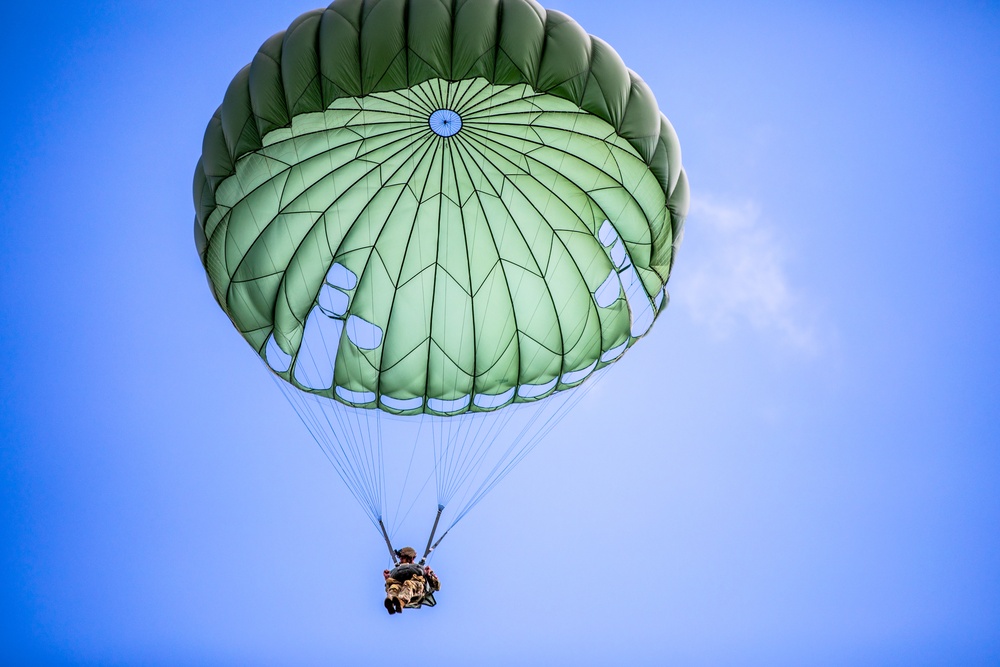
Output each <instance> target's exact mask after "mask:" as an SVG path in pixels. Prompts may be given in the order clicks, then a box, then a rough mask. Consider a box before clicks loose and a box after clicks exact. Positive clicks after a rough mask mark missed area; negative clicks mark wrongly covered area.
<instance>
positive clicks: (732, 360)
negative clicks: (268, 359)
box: [0, 0, 1000, 666]
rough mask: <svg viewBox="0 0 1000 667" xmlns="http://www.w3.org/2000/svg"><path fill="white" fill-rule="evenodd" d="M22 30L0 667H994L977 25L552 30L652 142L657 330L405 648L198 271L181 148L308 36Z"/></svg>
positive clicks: (218, 16)
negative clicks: (672, 224)
mask: <svg viewBox="0 0 1000 667" xmlns="http://www.w3.org/2000/svg"><path fill="white" fill-rule="evenodd" d="M12 4H13V3H8V4H6V5H4V6H3V7H2V8H0V23H2V24H3V25H7V26H8V31H7V35H6V38H5V40H4V41H3V43H2V44H0V52H2V54H3V61H4V62H5V63H6V64H7V66H6V67H5V68H3V71H2V73H0V89H2V90H3V91H4V93H3V94H4V104H3V105H2V106H0V120H2V121H3V124H4V127H5V128H6V131H5V132H3V133H2V134H0V148H2V150H3V154H4V156H5V159H4V160H3V161H2V162H0V253H2V258H0V259H2V261H0V318H2V324H3V326H2V327H0V346H2V349H3V350H5V352H6V360H7V364H6V367H7V372H6V373H5V374H4V375H3V378H2V380H0V443H2V447H0V662H2V663H4V664H15V665H16V664H54V665H187V664H190V665H195V664H197V665H273V664H296V665H314V664H315V665H319V664H323V665H331V664H349V665H385V664H390V663H393V664H395V663H398V661H399V659H400V657H401V656H402V657H405V658H406V659H407V661H408V662H409V663H411V664H414V665H421V664H436V665H467V664H471V663H473V662H476V663H479V664H483V665H507V664H514V663H516V664H525V665H546V664H573V663H575V664H581V665H609V664H629V665H647V664H649V665H663V664H670V665H769V666H776V665H802V664H808V665H842V664H858V665H880V666H881V665H907V666H913V665H956V664H961V665H988V664H996V663H997V662H1000V530H997V527H998V526H1000V484H998V482H1000V449H998V444H1000V420H998V417H997V416H996V414H995V412H996V410H995V408H996V405H997V403H998V401H997V398H998V394H1000V386H998V385H1000V381H998V380H997V377H998V373H997V371H998V367H1000V358H998V343H997V340H998V334H1000V313H998V306H997V303H998V300H997V297H996V294H995V290H996V287H997V285H998V284H1000V280H998V279H1000V275H998V273H1000V271H998V268H997V267H998V263H997V261H996V255H997V252H998V250H1000V224H998V223H1000V214H998V212H997V207H996V204H995V199H996V196H997V194H998V186H997V183H998V182H1000V179H998V170H997V166H996V158H995V156H996V155H997V154H998V152H1000V131H998V126H1000V124H998V121H1000V87H998V86H997V85H996V73H997V72H998V71H1000V9H998V7H997V5H996V4H995V3H986V2H978V3H976V2H967V3H947V4H945V3H861V2H854V3H851V2H844V3H835V4H823V3H727V2H721V1H719V2H702V3H688V4H679V3H672V2H663V3H659V2H657V3H654V2H648V1H647V2H640V1H636V0H619V1H618V2H615V3H598V2H591V1H586V2H585V1H569V0H567V1H562V2H551V3H549V4H547V6H548V7H551V8H554V9H560V10H562V11H565V12H567V13H569V14H570V15H572V16H573V17H574V18H575V19H576V20H577V21H578V22H580V23H581V24H582V25H583V26H584V28H585V29H587V30H588V31H589V32H591V33H594V34H596V35H599V36H600V37H602V38H604V39H605V40H606V41H608V42H609V43H611V44H612V45H613V46H614V47H615V48H616V49H617V50H618V51H619V53H621V55H622V57H623V58H624V60H625V61H626V63H628V64H629V66H631V67H632V68H633V69H635V70H636V71H638V72H639V73H640V74H641V75H642V76H643V78H645V79H646V81H647V82H648V83H649V84H650V86H651V87H652V89H653V90H654V92H655V93H656V95H657V99H658V100H659V102H660V106H661V108H662V109H663V110H664V112H665V113H666V114H667V115H668V116H669V117H670V119H671V121H672V122H673V123H674V126H675V127H676V129H677V131H678V134H679V136H680V139H681V145H682V147H683V149H684V164H685V166H686V168H687V170H688V174H689V177H690V180H691V184H692V192H693V202H692V210H691V215H690V217H689V222H688V226H687V234H686V239H685V243H684V246H683V248H682V252H681V254H680V257H679V259H678V261H677V264H676V268H675V272H674V275H673V277H672V279H671V283H670V290H671V294H672V297H673V299H672V302H671V305H670V307H669V309H668V311H667V312H666V313H665V314H664V315H663V316H662V317H661V318H660V319H659V320H658V321H657V324H656V326H655V327H654V330H653V331H652V333H651V334H650V335H649V336H648V337H647V338H646V339H645V340H644V341H642V343H641V344H640V345H638V346H636V347H635V348H634V349H633V350H632V351H630V352H629V354H628V355H626V356H625V357H624V359H623V360H622V361H621V362H620V363H619V364H617V367H616V368H615V369H614V370H613V371H612V372H610V373H609V374H608V375H607V377H605V378H604V379H603V380H602V382H601V383H600V385H599V386H598V387H597V388H595V389H594V391H592V392H591V393H590V394H589V395H588V396H587V398H586V399H585V401H584V403H581V405H580V407H579V408H578V409H577V411H576V412H575V413H574V414H573V415H572V416H571V417H570V418H568V419H567V420H565V421H564V422H563V424H562V425H561V426H560V428H559V429H558V430H557V431H555V432H554V433H553V434H552V436H551V437H550V438H549V439H548V441H547V442H545V443H543V445H541V446H540V447H539V448H538V449H536V450H535V451H534V452H533V453H532V454H531V456H529V458H528V459H527V460H526V461H525V462H524V463H523V464H522V465H521V466H520V467H519V468H518V469H517V470H516V471H515V472H514V473H513V474H512V475H511V476H510V477H509V478H508V479H507V480H505V482H504V483H503V484H502V485H501V486H499V487H498V488H497V489H496V490H495V491H494V492H493V494H491V495H490V496H489V497H488V498H487V500H486V501H484V502H483V503H482V504H480V505H479V506H478V507H477V508H476V509H475V510H474V511H473V513H472V514H470V516H469V517H468V519H466V520H465V521H464V522H463V523H462V524H460V525H459V527H458V528H456V530H455V532H454V533H453V534H452V535H451V536H449V538H448V541H447V542H445V543H444V545H443V546H442V549H441V550H440V552H438V553H437V554H436V555H435V560H434V565H435V567H436V569H437V570H438V571H439V573H440V574H441V576H442V579H443V582H444V590H443V591H442V593H441V594H440V596H439V602H440V604H439V605H438V607H436V608H435V609H432V610H427V611H424V612H420V613H413V614H408V615H404V617H403V618H402V619H399V618H395V617H393V618H389V617H388V616H387V615H386V614H385V611H384V609H382V607H381V605H380V597H381V584H380V579H381V577H379V571H380V570H381V569H382V567H383V566H384V564H385V563H384V561H385V557H384V555H383V553H384V545H383V544H382V543H381V541H380V540H379V538H378V535H377V534H376V533H375V532H374V531H372V529H371V525H370V524H369V523H368V522H367V519H366V518H365V517H364V514H363V512H362V511H361V510H360V508H359V507H358V506H357V505H356V504H355V503H354V500H353V499H352V498H351V497H350V495H349V494H348V492H347V491H346V490H345V489H344V488H343V487H342V486H341V484H340V482H339V480H338V479H337V477H336V474H335V473H334V471H333V470H332V469H331V467H330V466H329V464H327V463H326V460H325V459H324V458H323V456H322V453H321V452H320V450H319V449H318V448H317V447H316V446H315V444H314V443H313V442H312V441H311V440H310V438H309V436H308V434H307V433H306V432H305V430H304V429H303V428H302V427H301V425H300V423H299V421H298V419H297V417H296V416H295V414H294V413H293V412H292V411H291V410H290V409H289V408H288V406H287V405H286V404H285V403H284V400H283V399H282V398H281V395H280V393H279V392H278V391H277V390H276V389H275V387H274V386H273V384H272V382H271V380H270V379H268V377H267V376H266V374H265V373H264V372H263V369H262V368H261V366H260V364H259V363H258V362H256V361H255V360H254V358H253V355H252V354H251V353H250V352H249V351H248V349H246V346H245V345H244V344H243V343H242V342H241V340H240V339H239V337H238V335H237V334H236V333H235V332H234V331H233V330H232V328H231V326H230V325H229V323H228V321H227V320H226V318H225V316H224V315H223V314H222V313H221V312H220V311H219V310H218V308H217V306H216V305H215V303H214V302H213V301H212V299H211V296H210V294H209V291H208V289H207V285H206V283H205V279H204V275H203V272H202V269H201V266H200V264H199V262H198V258H197V254H196V252H195V248H194V243H193V239H192V233H191V228H192V218H193V210H192V203H191V194H190V183H191V174H192V170H193V167H194V163H195V161H196V160H197V157H198V155H199V153H200V143H201V135H202V133H203V131H204V127H205V124H206V122H207V120H208V119H209V117H210V116H211V114H212V112H213V111H214V109H215V108H216V106H217V105H218V103H219V102H220V100H221V97H222V93H223V91H224V90H225V87H226V85H227V84H228V82H229V80H230V79H231V77H232V75H233V74H234V73H235V72H236V71H237V70H238V69H239V68H240V67H242V66H243V65H244V64H245V63H247V62H248V61H249V60H250V58H251V57H252V56H253V53H254V52H255V51H256V48H257V47H258V46H259V44H260V43H261V42H262V41H263V40H264V39H265V38H266V37H268V36H269V35H271V34H272V33H274V32H276V31H278V30H280V29H282V28H284V27H285V26H287V25H288V23H289V22H290V21H291V20H292V19H293V18H295V17H296V16H297V15H298V14H300V13H301V12H303V11H306V10H308V9H311V8H312V5H309V4H306V5H302V4H299V3H296V2H291V1H286V0H283V1H281V2H274V1H272V2H262V1H257V0H246V1H244V2H241V3H236V2H213V3H195V2H177V3H171V4H170V6H169V7H168V6H167V5H166V4H165V3H117V2H92V3H86V6H81V4H80V3H63V2H56V3H48V4H46V5H45V6H44V7H34V6H32V7H29V6H28V3H18V5H17V6H12ZM414 541H416V540H414Z"/></svg>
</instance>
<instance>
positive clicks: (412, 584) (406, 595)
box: [385, 574, 441, 607]
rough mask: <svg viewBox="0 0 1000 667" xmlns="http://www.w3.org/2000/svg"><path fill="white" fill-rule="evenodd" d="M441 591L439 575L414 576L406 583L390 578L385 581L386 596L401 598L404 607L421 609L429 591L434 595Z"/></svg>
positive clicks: (400, 601)
mask: <svg viewBox="0 0 1000 667" xmlns="http://www.w3.org/2000/svg"><path fill="white" fill-rule="evenodd" d="M439 590H441V580H440V579H438V578H437V575H435V574H431V575H413V576H412V577H411V578H410V579H407V580H406V581H399V580H397V579H393V578H392V577H389V578H388V579H386V580H385V596H386V597H387V598H389V599H392V598H399V604H400V605H402V606H403V607H406V606H411V607H419V606H420V602H421V600H423V599H424V595H425V593H426V592H427V591H430V593H433V592H435V591H439Z"/></svg>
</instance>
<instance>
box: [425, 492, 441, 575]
mask: <svg viewBox="0 0 1000 667" xmlns="http://www.w3.org/2000/svg"><path fill="white" fill-rule="evenodd" d="M443 511H444V505H438V511H437V515H435V517H434V525H433V526H432V527H431V534H430V535H429V536H428V537H427V548H426V549H424V555H423V556H421V557H420V564H421V565H423V564H424V563H426V562H427V556H429V555H430V553H431V552H432V551H434V547H436V546H437V544H434V546H431V544H432V543H433V542H434V533H436V532H437V529H438V522H439V521H441V512H443ZM441 537H444V535H442V536H441ZM438 542H440V540H438Z"/></svg>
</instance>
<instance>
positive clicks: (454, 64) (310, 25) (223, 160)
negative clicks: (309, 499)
mask: <svg viewBox="0 0 1000 667" xmlns="http://www.w3.org/2000/svg"><path fill="white" fill-rule="evenodd" d="M194 199H195V208H196V220H195V237H196V241H197V245H198V251H199V254H200V256H201V259H202V262H203V264H204V266H205V269H206V272H207V274H208V279H209V283H210V285H211V287H212V290H213V293H214V295H215V298H216V299H217V301H218V302H219V304H220V305H221V306H222V308H223V310H224V311H225V312H226V313H227V314H228V315H229V317H230V319H231V320H232V322H233V324H234V325H235V326H236V328H237V329H238V330H239V331H240V333H241V334H242V335H243V336H244V338H245V339H246V340H247V341H248V342H249V343H250V345H251V346H252V347H253V348H254V349H255V350H256V351H257V352H258V353H259V354H260V355H261V357H262V358H263V359H264V360H265V361H266V362H267V364H268V365H269V366H270V368H271V369H272V370H273V371H274V372H275V373H276V374H278V375H279V376H280V377H281V378H283V379H284V380H285V381H287V382H289V383H290V384H292V385H293V386H295V387H298V388H299V389H302V390H305V391H308V392H311V393H314V394H319V395H322V396H328V397H330V398H333V399H335V400H338V401H341V402H343V403H346V404H348V405H352V406H356V407H364V408H379V409H382V410H385V411H388V412H393V413H397V414H418V413H432V414H440V415H452V414H458V413H464V412H469V411H472V412H475V411H488V410H495V409H498V408H501V407H503V406H505V405H508V404H510V403H512V402H526V401H535V400H539V399H540V398H543V397H545V396H547V395H549V394H551V393H552V392H554V391H560V390H564V389H567V388H570V387H573V386H576V385H578V384H580V383H581V382H583V381H584V380H585V379H586V378H587V377H588V376H589V375H590V374H592V373H593V372H594V371H595V370H598V369H600V368H602V367H604V366H606V365H607V364H609V363H613V362H614V361H615V360H616V359H618V358H619V357H620V356H621V354H623V353H624V351H625V350H626V349H627V348H628V347H629V346H630V345H631V344H633V343H634V342H635V341H636V340H637V339H638V338H640V337H641V336H643V335H644V334H645V333H646V332H647V331H648V330H649V327H650V326H651V325H652V323H653V321H654V319H655V317H656V315H657V314H658V313H659V312H660V311H661V310H662V309H663V308H664V307H665V305H666V301H667V300H668V297H667V296H666V292H665V290H664V287H665V285H666V283H667V280H668V278H669V275H670V270H671V266H672V264H673V260H674V254H675V251H676V248H677V246H678V245H679V243H680V239H681V236H682V228H683V222H684V216H685V214H686V212H687V205H688V187H687V181H686V177H685V174H684V170H683V169H682V167H681V160H680V148H679V145H678V141H677V137H676V134H675V133H674V130H673V128H672V127H671V125H670V123H669V122H668V121H667V119H666V117H664V116H663V114H662V113H660V111H659V108H658V107H657V103H656V100H655V98H654V96H653V94H652V92H651V91H650V90H649V88H648V87H647V86H646V84H645V83H643V81H642V80H641V79H640V78H639V77H638V76H637V75H636V74H635V73H634V72H632V71H631V70H629V69H628V68H626V66H625V65H624V63H623V62H622V60H621V58H620V57H619V56H618V54H617V53H615V51H614V50H613V49H612V48H611V47H609V46H608V45H607V44H606V43H604V42H603V41H601V40H600V39H598V38H596V37H593V36H590V35H588V34H587V33H586V32H584V31H583V29H582V28H581V27H580V26H579V25H578V24H576V23H575V22H574V21H573V20H572V19H571V18H569V17H568V16H566V15H565V14H562V13H559V12H556V11H547V10H544V9H543V8H542V7H540V6H539V5H538V4H537V3H535V2H533V0H466V1H462V0H337V1H336V2H334V3H333V4H331V5H330V6H329V7H328V8H326V9H322V10H316V11H313V12H309V13H306V14H303V15H302V16H300V17H299V18H298V19H296V20H295V21H294V22H293V23H292V25H291V26H290V27H289V28H288V29H287V30H286V31H285V32H282V33H279V34H277V35H274V36H273V37H271V38H270V39H269V40H267V41H266V42H265V43H264V45H263V46H261V48H260V50H259V52H258V53H257V55H256V56H255V57H254V59H253V62H252V63H251V64H250V65H248V66H247V67H245V68H244V69H243V70H242V71H241V72H240V73H239V74H237V76H236V78H235V79H234V80H233V82H232V84H231V85H230V87H229V89H228V91H227V92H226V95H225V98H224V100H223V103H222V105H221V106H220V107H219V110H218V111H217V112H216V114H215V115H214V117H213V118H212V120H211V122H210V123H209V126H208V129H207V131H206V134H205V139H204V146H203V153H202V156H201V159H200V161H199V162H198V166H197V168H196V171H195V180H194Z"/></svg>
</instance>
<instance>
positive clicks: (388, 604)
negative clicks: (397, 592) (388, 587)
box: [385, 598, 396, 615]
mask: <svg viewBox="0 0 1000 667" xmlns="http://www.w3.org/2000/svg"><path fill="white" fill-rule="evenodd" d="M385 610H386V611H387V612H389V614H390V615H392V614H395V613H396V608H395V607H394V606H393V604H392V600H390V599H389V598H386V599H385Z"/></svg>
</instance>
